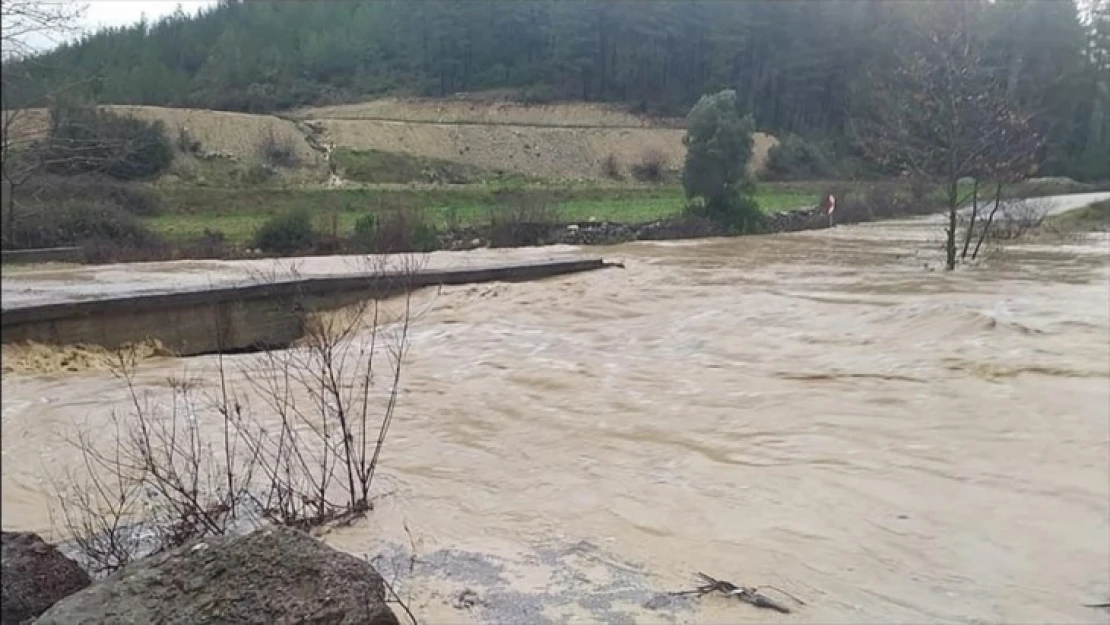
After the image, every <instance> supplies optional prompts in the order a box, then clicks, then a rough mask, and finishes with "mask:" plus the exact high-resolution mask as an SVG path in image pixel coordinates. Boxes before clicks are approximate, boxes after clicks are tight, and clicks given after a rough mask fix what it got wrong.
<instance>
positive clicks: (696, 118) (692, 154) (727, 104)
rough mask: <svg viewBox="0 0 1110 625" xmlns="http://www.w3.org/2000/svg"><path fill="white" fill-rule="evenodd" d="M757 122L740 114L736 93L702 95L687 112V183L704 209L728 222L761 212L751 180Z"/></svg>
mask: <svg viewBox="0 0 1110 625" xmlns="http://www.w3.org/2000/svg"><path fill="white" fill-rule="evenodd" d="M752 131H753V124H752V120H751V118H750V117H746V116H741V115H740V111H739V110H738V108H737V99H736V92H735V91H733V90H732V89H726V90H725V91H721V92H719V93H715V94H713V95H706V96H703V97H702V98H701V99H700V100H698V103H697V104H696V105H694V108H692V109H691V110H690V114H689V115H688V116H687V117H686V136H685V137H683V143H684V144H685V145H686V164H685V167H684V169H683V171H682V187H683V189H684V190H685V191H686V197H687V198H688V199H690V200H692V201H693V202H694V203H695V205H696V206H698V207H699V210H700V211H702V212H704V214H705V215H706V216H708V217H710V218H711V219H714V220H715V221H718V222H720V223H722V224H724V225H727V226H729V227H733V228H737V227H744V226H745V225H746V224H749V223H751V221H752V220H753V219H754V218H755V217H757V215H758V207H757V206H756V205H755V203H754V202H753V201H752V199H751V197H750V196H751V194H752V191H753V190H754V189H753V185H752V183H751V182H750V181H749V180H747V179H746V171H747V165H748V160H750V159H751V155H752Z"/></svg>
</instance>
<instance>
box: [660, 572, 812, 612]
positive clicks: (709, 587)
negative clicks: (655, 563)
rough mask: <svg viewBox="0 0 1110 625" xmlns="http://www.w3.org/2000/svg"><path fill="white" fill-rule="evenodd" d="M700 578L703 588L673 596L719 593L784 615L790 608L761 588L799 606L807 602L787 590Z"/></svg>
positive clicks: (703, 574)
mask: <svg viewBox="0 0 1110 625" xmlns="http://www.w3.org/2000/svg"><path fill="white" fill-rule="evenodd" d="M698 577H700V578H701V579H702V580H703V581H705V582H706V583H705V584H702V585H701V586H698V587H697V589H695V590H685V591H682V592H677V593H672V594H675V595H698V596H699V597H700V596H702V595H707V594H709V593H711V592H719V593H722V594H725V595H728V596H730V597H736V598H737V599H738V600H740V601H742V602H744V603H749V604H751V605H754V606H755V607H757V608H767V609H769V610H775V611H778V612H782V613H783V614H790V608H788V607H786V606H784V605H782V604H781V603H779V602H777V601H775V600H774V599H771V598H770V597H767V596H766V595H762V594H760V592H759V589H760V588H772V589H774V590H778V591H779V592H781V593H782V594H784V595H786V596H788V597H790V598H791V599H793V600H794V601H797V602H798V604H799V605H805V602H804V601H802V600H801V599H799V598H797V597H795V596H794V595H791V594H790V593H788V592H786V591H785V590H780V589H778V588H775V587H774V586H753V587H751V588H746V587H744V586H737V585H736V584H733V583H732V582H727V581H724V580H719V579H713V578H712V577H710V576H708V575H706V574H705V573H698Z"/></svg>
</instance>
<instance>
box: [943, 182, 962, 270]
mask: <svg viewBox="0 0 1110 625" xmlns="http://www.w3.org/2000/svg"><path fill="white" fill-rule="evenodd" d="M959 184H960V183H959V179H952V180H950V181H949V182H948V230H947V232H946V233H945V234H947V237H946V241H945V245H944V251H945V261H946V262H945V265H944V268H945V269H947V270H948V271H952V270H954V269H955V268H956V214H957V212H958V211H959V208H960V206H959V201H960V187H959Z"/></svg>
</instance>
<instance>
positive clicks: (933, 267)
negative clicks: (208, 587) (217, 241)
mask: <svg viewBox="0 0 1110 625" xmlns="http://www.w3.org/2000/svg"><path fill="white" fill-rule="evenodd" d="M938 242H939V232H938V231H937V230H936V225H935V222H934V221H931V220H920V221H912V222H900V223H885V224H867V225H861V226H855V227H842V228H837V229H835V230H832V231H820V232H810V233H799V234H794V235H786V236H773V237H751V238H741V239H732V240H721V241H699V242H676V243H639V244H631V245H625V246H620V247H615V248H609V249H603V250H598V251H599V252H600V253H601V254H602V255H603V256H605V257H606V258H607V259H610V260H620V261H623V262H624V263H625V269H610V270H604V271H600V272H593V273H588V274H582V275H577V276H572V277H567V278H562V279H556V280H548V281H543V282H535V283H524V284H495V285H482V286H470V287H465V286H464V287H454V288H449V289H444V290H442V291H441V292H438V293H432V292H426V293H421V294H419V295H418V296H417V306H416V308H417V309H418V310H419V311H420V315H419V316H418V319H417V320H416V321H415V322H414V325H413V330H412V332H413V336H412V340H413V343H412V350H411V353H410V359H409V363H408V366H407V368H406V369H405V371H404V378H403V381H402V384H403V388H404V392H403V394H402V397H401V402H400V407H399V410H398V412H397V417H396V421H395V423H394V425H393V430H392V434H391V438H390V440H389V442H388V445H387V448H386V453H385V457H384V459H383V462H384V464H385V472H386V473H385V475H384V481H383V482H382V483H381V484H380V485H379V491H380V493H379V494H380V495H381V498H380V499H379V500H378V505H377V509H376V510H375V511H374V512H373V513H372V515H371V516H370V518H369V519H367V520H365V521H362V522H359V523H358V524H356V525H354V526H352V527H348V528H343V529H339V530H336V531H334V532H332V533H331V534H329V535H328V537H327V540H328V541H329V542H330V543H331V544H333V545H336V546H338V547H340V548H343V549H346V550H349V551H352V552H355V553H359V554H363V553H379V552H381V551H382V550H383V547H382V546H383V545H388V546H389V549H392V550H394V551H395V552H397V553H394V554H393V555H394V556H395V559H401V560H403V559H404V557H406V554H407V553H408V552H411V551H415V554H416V555H417V557H418V558H419V559H420V561H421V562H423V566H425V572H424V574H423V575H422V576H414V577H412V578H411V579H409V580H408V581H407V583H405V587H406V593H407V596H408V597H409V600H410V603H411V607H412V608H413V610H414V612H416V614H417V616H418V617H423V618H424V620H428V621H431V622H439V621H444V620H450V621H455V622H457V621H459V620H477V621H487V622H489V621H497V620H499V619H500V620H505V621H511V620H517V621H518V622H519V621H520V620H529V621H536V620H541V619H550V620H553V621H560V620H563V621H566V620H574V619H585V620H606V621H620V620H625V621H636V622H669V621H679V622H707V621H713V622H767V621H783V622H786V621H804V622H839V623H843V622H895V621H899V622H923V621H929V622H1106V621H1107V618H1108V615H1107V613H1106V612H1105V611H1104V610H1099V609H1093V608H1087V607H1083V606H1082V604H1083V603H1094V602H1103V601H1107V600H1110V571H1108V568H1107V562H1108V561H1110V477H1108V476H1110V433H1108V428H1110V308H1108V306H1110V287H1108V280H1110V253H1108V247H1107V244H1108V242H1110V241H1108V239H1106V238H1105V237H1103V238H1099V237H1091V238H1088V239H1084V240H1082V241H1079V240H1077V241H1074V242H1072V243H1070V244H1068V245H1026V246H1011V247H1009V248H1006V249H1004V250H994V251H992V255H991V256H990V258H989V259H988V261H986V262H983V263H981V264H979V265H977V266H972V267H966V268H962V269H961V270H959V271H957V272H955V273H945V272H942V271H939V270H937V267H938V266H939V260H940V259H939V258H938V255H937V253H936V251H935V248H937V247H938V246H937V245H936V243H938ZM185 366H187V367H188V370H189V373H190V374H191V375H202V374H203V373H204V372H205V371H208V370H211V369H212V368H213V367H214V361H213V360H212V359H210V358H199V359H190V360H189V361H187V362H182V361H175V360H172V359H167V358H155V359H152V360H148V361H146V362H145V363H144V365H143V367H142V369H141V376H140V379H141V381H142V383H143V384H145V385H150V386H157V385H158V384H160V383H161V382H160V381H161V380H163V379H165V378H166V377H167V376H170V375H178V374H179V373H180V371H181V370H182V368H183V367H185ZM124 400H125V393H124V391H123V389H122V387H121V385H120V383H119V382H118V381H117V380H115V379H113V378H112V377H111V376H110V375H109V374H107V373H105V372H103V371H99V370H89V371H85V372H79V373H52V374H29V373H23V374H12V375H7V376H5V379H4V388H3V466H4V472H3V525H4V527H5V528H6V529H15V528H17V529H29V530H36V531H42V532H44V533H47V534H49V533H50V529H51V519H50V518H49V515H48V514H47V509H48V507H47V503H48V501H49V497H48V495H47V491H48V490H49V489H48V488H47V487H46V485H45V484H44V482H43V479H44V478H43V476H44V475H46V474H47V473H48V471H49V469H50V468H51V467H56V466H58V465H60V464H64V463H65V462H67V461H71V460H72V459H71V458H70V456H67V454H71V452H70V451H68V449H69V448H68V447H66V445H65V444H63V443H61V442H60V439H59V436H60V433H62V432H65V431H72V428H73V427H74V424H75V423H77V422H79V421H85V420H91V422H94V423H95V422H97V420H98V419H104V418H105V415H106V414H107V413H108V411H110V410H111V407H112V406H113V405H119V404H120V403H121V402H123V401H124ZM401 552H403V553H401ZM398 553H400V554H401V555H400V556H398ZM431 562H437V563H439V566H438V567H432V568H435V570H434V571H433V570H431V569H430V568H428V567H429V563H431ZM699 570H700V571H705V572H707V573H709V574H711V575H714V576H718V577H724V578H726V579H730V580H732V581H735V582H738V583H745V584H749V585H756V584H773V585H775V586H777V587H779V588H782V589H784V590H787V591H789V592H790V593H792V594H795V595H797V596H798V597H799V598H801V599H803V600H804V601H805V605H802V606H798V607H797V611H796V613H795V614H793V615H778V614H774V613H770V614H769V613H766V612H762V611H759V610H757V609H755V608H753V607H751V606H746V605H741V604H738V603H736V602H734V601H729V600H727V599H725V598H718V597H706V598H703V599H700V600H690V601H683V602H674V603H671V604H669V605H663V607H660V604H658V602H655V603H653V601H647V602H646V604H645V599H648V598H650V597H651V596H652V595H653V593H655V592H662V591H667V590H679V589H683V588H689V587H691V585H692V583H693V580H692V579H691V575H692V573H694V572H695V571H699ZM401 577H402V578H404V573H403V572H402V573H401ZM466 588H470V589H472V590H474V591H475V592H476V593H477V596H479V597H481V598H482V599H481V601H479V602H477V604H476V605H474V606H473V607H469V608H467V607H456V606H453V605H452V604H453V603H457V598H455V597H456V595H457V594H458V593H459V592H460V591H461V590H463V589H466ZM545 597H546V598H545ZM663 603H664V604H665V603H666V602H663ZM788 603H789V602H788Z"/></svg>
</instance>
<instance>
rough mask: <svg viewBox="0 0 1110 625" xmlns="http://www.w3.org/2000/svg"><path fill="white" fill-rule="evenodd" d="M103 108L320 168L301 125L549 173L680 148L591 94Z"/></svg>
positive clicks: (345, 143) (656, 126) (590, 174)
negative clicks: (269, 140)
mask: <svg viewBox="0 0 1110 625" xmlns="http://www.w3.org/2000/svg"><path fill="white" fill-rule="evenodd" d="M105 108H108V109H110V110H113V111H115V112H118V113H124V114H127V115H132V116H135V117H139V118H141V119H146V120H159V121H161V122H163V124H164V125H165V128H166V131H167V134H168V135H169V136H170V138H171V139H173V140H176V138H177V137H178V136H179V134H181V133H184V135H185V136H187V137H189V139H191V140H193V141H196V142H197V143H198V144H199V146H200V151H201V153H202V154H203V155H205V156H207V157H209V158H213V157H223V158H226V159H229V160H232V161H240V162H243V161H250V160H252V159H255V158H256V157H257V153H258V150H259V145H260V143H261V142H262V141H263V139H264V138H266V137H268V136H272V137H275V138H276V140H278V141H281V142H284V143H287V144H288V145H290V146H291V147H293V148H295V150H296V154H297V159H298V160H299V161H300V163H301V167H303V168H307V169H319V170H320V171H321V172H323V171H325V170H324V165H325V163H326V155H325V154H322V153H321V152H319V151H316V150H314V149H313V148H312V147H311V146H310V142H309V141H306V134H308V135H313V136H312V139H313V141H315V142H316V143H318V144H320V145H322V146H327V145H331V146H332V147H333V148H337V149H338V148H348V149H351V150H358V151H361V150H377V151H381V152H388V153H396V154H405V155H410V156H413V157H419V158H425V159H438V160H442V161H450V162H457V163H463V164H466V165H468V166H472V167H476V168H479V169H481V170H486V171H489V172H504V173H510V174H518V175H522V176H526V177H530V178H537V179H544V180H557V181H568V180H603V179H606V178H607V177H609V175H608V174H607V173H606V171H605V170H604V168H603V166H602V164H603V162H604V161H605V160H606V159H608V158H609V157H612V158H613V159H614V161H615V162H616V163H617V164H618V166H619V168H620V170H621V173H622V175H623V176H624V177H626V178H627V177H628V172H629V168H630V167H631V166H632V165H634V164H636V163H639V162H641V161H642V160H643V159H644V158H646V157H648V156H649V155H650V154H657V155H659V156H660V157H662V160H663V164H664V166H665V168H667V169H670V170H677V169H679V168H680V167H681V165H682V161H683V158H684V155H685V148H684V147H683V145H682V136H683V134H684V130H683V129H682V127H681V124H682V120H681V119H664V118H653V117H649V116H644V115H635V114H632V113H629V112H628V111H627V110H626V109H624V108H622V107H619V106H614V105H603V104H597V103H560V104H552V105H542V106H525V105H521V104H516V103H511V102H503V101H497V100H475V99H462V98H454V99H430V98H385V99H381V100H375V101H369V102H364V103H360V104H351V105H345V106H334V107H319V108H306V109H300V110H297V111H294V112H292V113H290V114H288V115H285V114H282V115H281V116H280V117H279V116H275V115H252V114H246V113H231V112H225V111H205V110H198V109H178V108H167V107H153V106H119V105H115V106H106V107H105ZM19 122H20V124H21V126H22V127H21V128H20V130H19V131H18V132H19V133H20V134H24V133H27V132H34V131H38V132H43V131H45V129H46V122H47V118H46V111H45V110H42V109H34V110H29V111H26V112H25V114H24V115H23V116H22V117H21V118H19ZM773 143H774V140H773V138H771V137H770V136H768V135H764V134H758V135H757V136H756V148H755V154H754V155H753V156H754V158H753V168H759V167H761V166H762V164H763V163H764V162H766V158H767V152H768V150H769V149H770V147H771V146H772V145H773ZM180 158H181V155H179V160H180ZM338 173H339V175H340V177H342V175H343V172H342V171H339V172H338ZM322 175H323V174H321V176H322ZM321 176H317V177H316V179H318V180H319V179H321ZM336 182H337V181H334V180H333V181H332V184H333V185H334V184H336Z"/></svg>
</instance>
